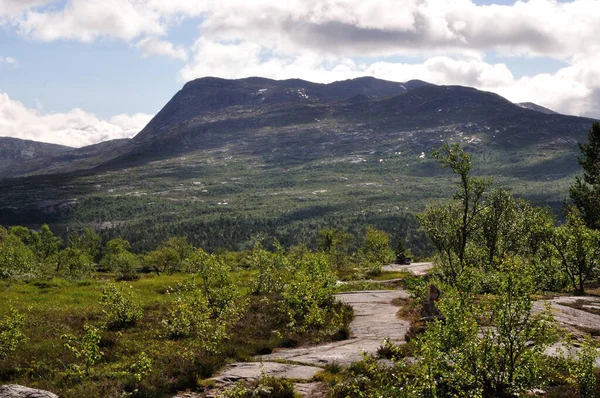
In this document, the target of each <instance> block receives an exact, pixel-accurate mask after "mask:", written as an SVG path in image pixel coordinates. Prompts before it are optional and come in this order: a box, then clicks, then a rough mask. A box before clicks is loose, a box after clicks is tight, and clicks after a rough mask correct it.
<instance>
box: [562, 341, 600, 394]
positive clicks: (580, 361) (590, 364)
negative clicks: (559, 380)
mask: <svg viewBox="0 0 600 398" xmlns="http://www.w3.org/2000/svg"><path fill="white" fill-rule="evenodd" d="M569 351H570V352H572V351H573V347H569ZM598 356H599V354H598V344H597V343H596V342H594V341H593V340H592V338H591V337H586V339H585V341H584V342H583V344H582V345H581V347H580V349H579V351H578V352H577V354H576V355H575V356H570V357H569V358H568V359H567V366H568V369H569V374H570V380H571V382H572V383H573V384H574V385H575V386H576V387H577V390H578V392H579V396H580V397H581V398H594V397H597V395H596V391H597V384H598V380H597V379H596V373H595V363H594V362H595V361H596V359H597V358H598Z"/></svg>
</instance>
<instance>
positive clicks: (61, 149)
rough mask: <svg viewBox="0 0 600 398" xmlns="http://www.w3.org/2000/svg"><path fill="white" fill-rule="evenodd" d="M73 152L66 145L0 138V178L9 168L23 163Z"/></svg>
mask: <svg viewBox="0 0 600 398" xmlns="http://www.w3.org/2000/svg"><path fill="white" fill-rule="evenodd" d="M71 150H73V148H71V147H68V146H64V145H56V144H47V143H43V142H37V141H30V140H22V139H19V138H11V137H0V176H3V175H5V174H4V173H5V171H6V170H7V169H8V168H10V167H12V166H14V165H18V164H21V163H22V162H27V161H31V160H35V159H40V158H49V157H54V156H59V155H61V154H63V153H66V152H69V151H71Z"/></svg>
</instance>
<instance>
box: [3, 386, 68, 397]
mask: <svg viewBox="0 0 600 398" xmlns="http://www.w3.org/2000/svg"><path fill="white" fill-rule="evenodd" d="M0 398H58V395H56V394H53V393H51V392H48V391H44V390H36V389H34V388H29V387H24V386H20V385H17V384H7V385H4V386H0Z"/></svg>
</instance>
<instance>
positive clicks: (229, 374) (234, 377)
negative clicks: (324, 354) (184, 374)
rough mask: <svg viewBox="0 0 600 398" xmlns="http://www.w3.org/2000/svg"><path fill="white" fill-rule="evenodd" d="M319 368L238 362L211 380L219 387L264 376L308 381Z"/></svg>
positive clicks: (275, 363)
mask: <svg viewBox="0 0 600 398" xmlns="http://www.w3.org/2000/svg"><path fill="white" fill-rule="evenodd" d="M321 370H323V369H321V368H317V367H314V366H304V365H292V364H287V363H277V362H264V363H259V362H239V363H234V364H232V365H230V366H228V367H226V368H225V369H224V370H222V371H221V372H219V373H218V374H217V375H216V376H215V377H213V378H212V379H213V380H214V381H215V382H216V383H217V384H220V385H228V384H235V383H236V382H238V381H240V380H256V379H258V378H260V377H261V376H262V374H263V373H264V374H266V375H267V376H270V377H276V378H282V379H294V380H310V379H312V378H313V377H314V376H315V375H316V374H317V373H318V372H320V371H321Z"/></svg>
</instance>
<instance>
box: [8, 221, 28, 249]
mask: <svg viewBox="0 0 600 398" xmlns="http://www.w3.org/2000/svg"><path fill="white" fill-rule="evenodd" d="M8 233H9V234H10V235H13V236H16V237H17V238H19V239H20V240H21V242H23V243H25V244H26V245H29V244H31V231H30V230H29V228H25V227H22V226H20V225H13V226H12V227H10V228H8Z"/></svg>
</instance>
